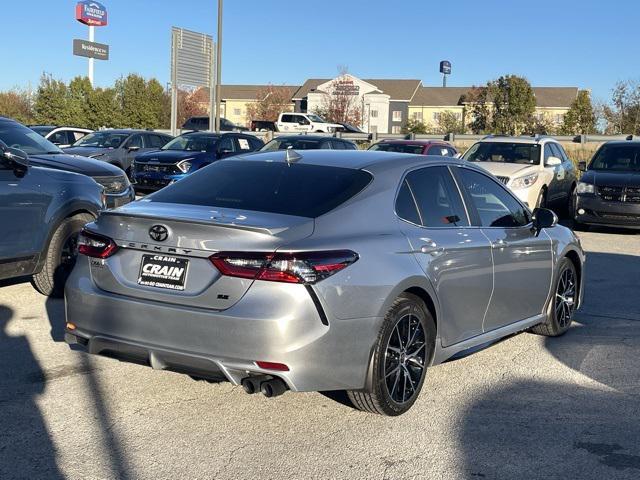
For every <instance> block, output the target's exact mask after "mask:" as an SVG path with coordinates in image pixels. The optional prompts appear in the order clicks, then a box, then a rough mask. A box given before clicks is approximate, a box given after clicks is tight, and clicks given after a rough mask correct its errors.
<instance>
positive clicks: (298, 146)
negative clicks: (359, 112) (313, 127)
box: [260, 135, 358, 152]
mask: <svg viewBox="0 0 640 480" xmlns="http://www.w3.org/2000/svg"><path fill="white" fill-rule="evenodd" d="M288 148H293V149H294V150H328V149H330V150H357V149H358V146H357V145H356V144H355V143H353V142H351V141H349V140H343V139H341V138H334V137H324V136H321V135H283V136H279V137H276V138H274V139H273V140H271V141H270V142H268V143H267V144H266V145H265V146H264V147H262V149H261V150H260V151H261V152H270V151H272V150H286V149H288Z"/></svg>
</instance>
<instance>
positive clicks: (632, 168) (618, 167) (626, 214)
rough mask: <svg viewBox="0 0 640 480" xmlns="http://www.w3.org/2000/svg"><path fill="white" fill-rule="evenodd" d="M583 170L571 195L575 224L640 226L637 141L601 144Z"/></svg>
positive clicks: (583, 163)
mask: <svg viewBox="0 0 640 480" xmlns="http://www.w3.org/2000/svg"><path fill="white" fill-rule="evenodd" d="M580 170H582V171H584V173H583V174H582V177H581V178H580V181H579V182H578V185H577V187H576V191H575V195H574V197H573V201H574V205H573V212H574V218H575V222H576V226H577V227H580V226H582V225H604V226H610V227H626V228H638V229H640V142H638V141H615V142H607V143H605V144H604V145H602V146H601V147H600V148H599V149H598V150H597V151H596V153H595V154H594V156H593V158H592V159H591V162H590V163H589V166H588V167H587V166H586V164H585V162H581V164H580Z"/></svg>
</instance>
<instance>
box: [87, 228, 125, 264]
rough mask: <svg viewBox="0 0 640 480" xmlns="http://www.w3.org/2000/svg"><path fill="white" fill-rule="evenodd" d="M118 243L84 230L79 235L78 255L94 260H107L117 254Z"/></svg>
mask: <svg viewBox="0 0 640 480" xmlns="http://www.w3.org/2000/svg"><path fill="white" fill-rule="evenodd" d="M117 250H118V246H117V245H116V242H114V241H113V240H111V239H110V238H109V237H105V236H104V235H98V234H97V233H93V232H90V231H88V230H82V231H81V232H80V235H78V253H81V254H82V255H86V256H87V257H93V258H107V257H110V256H111V255H113V254H114V253H116V251H117Z"/></svg>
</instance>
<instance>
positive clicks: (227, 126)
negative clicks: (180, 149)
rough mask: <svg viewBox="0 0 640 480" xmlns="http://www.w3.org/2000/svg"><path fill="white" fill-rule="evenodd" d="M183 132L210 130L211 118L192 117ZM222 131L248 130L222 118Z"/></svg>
mask: <svg viewBox="0 0 640 480" xmlns="http://www.w3.org/2000/svg"><path fill="white" fill-rule="evenodd" d="M182 129H183V130H196V131H198V130H209V117H191V118H188V119H187V121H186V122H184V125H182ZM220 131H221V132H246V131H247V129H246V128H244V127H241V126H240V125H236V124H235V123H233V122H230V121H229V120H227V119H226V118H220Z"/></svg>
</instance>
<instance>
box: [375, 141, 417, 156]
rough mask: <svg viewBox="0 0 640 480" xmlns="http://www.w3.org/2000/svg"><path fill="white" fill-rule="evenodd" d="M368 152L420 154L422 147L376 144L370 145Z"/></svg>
mask: <svg viewBox="0 0 640 480" xmlns="http://www.w3.org/2000/svg"><path fill="white" fill-rule="evenodd" d="M369 150H378V151H380V152H399V153H417V154H421V153H422V150H424V146H422V145H407V144H404V143H376V144H375V145H371V147H370V148H369Z"/></svg>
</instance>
